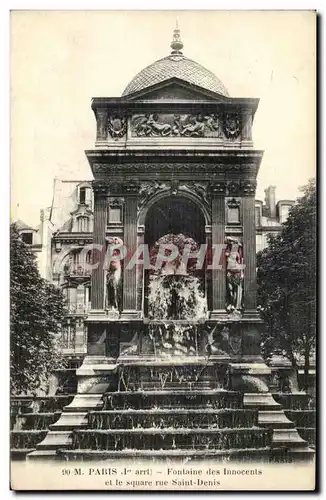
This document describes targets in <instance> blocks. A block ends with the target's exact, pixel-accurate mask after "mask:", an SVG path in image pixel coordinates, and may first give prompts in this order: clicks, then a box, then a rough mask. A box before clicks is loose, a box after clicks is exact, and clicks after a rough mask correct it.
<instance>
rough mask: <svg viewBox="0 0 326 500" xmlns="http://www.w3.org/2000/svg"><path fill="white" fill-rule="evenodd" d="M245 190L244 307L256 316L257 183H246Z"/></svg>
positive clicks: (247, 311)
mask: <svg viewBox="0 0 326 500" xmlns="http://www.w3.org/2000/svg"><path fill="white" fill-rule="evenodd" d="M243 189H244V192H243V195H244V197H243V201H242V203H243V252H244V264H245V269H244V307H245V312H246V313H249V314H256V313H257V303H256V288H257V287H256V225H255V190H256V182H255V181H253V182H246V183H245V184H244V186H243Z"/></svg>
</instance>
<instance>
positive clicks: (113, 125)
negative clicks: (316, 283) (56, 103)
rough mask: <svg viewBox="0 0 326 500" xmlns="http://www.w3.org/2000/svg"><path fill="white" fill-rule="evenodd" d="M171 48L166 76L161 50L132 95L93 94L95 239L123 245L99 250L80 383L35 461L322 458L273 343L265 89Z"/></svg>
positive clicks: (98, 243) (89, 154) (91, 153)
mask: <svg viewBox="0 0 326 500" xmlns="http://www.w3.org/2000/svg"><path fill="white" fill-rule="evenodd" d="M172 45H173V47H174V48H175V50H173V52H172V54H171V56H168V57H167V58H165V59H164V60H163V61H164V65H165V66H164V67H165V70H164V71H163V72H162V71H161V64H162V61H158V62H157V63H154V65H151V66H150V70H148V69H147V68H146V69H145V70H143V71H142V72H141V73H140V74H139V75H138V76H137V78H136V79H135V81H133V82H131V84H130V85H129V86H128V87H127V88H126V90H125V92H124V94H123V96H122V97H119V98H112V97H111V98H102V97H101V98H94V99H93V101H92V109H93V111H94V114H95V119H96V127H97V128H96V141H95V147H94V148H93V149H92V150H88V151H86V155H87V158H88V161H89V163H90V166H91V169H92V173H93V175H94V181H93V192H94V232H93V244H94V245H96V248H97V249H98V248H100V249H107V250H110V248H111V247H110V244H111V243H110V242H112V241H115V240H119V241H120V242H121V244H122V247H123V248H122V249H121V252H120V253H119V251H118V252H117V248H116V247H115V249H114V250H113V251H112V252H110V251H109V257H112V255H114V256H115V257H116V259H115V265H114V266H109V267H107V266H105V265H104V264H105V261H104V258H105V256H104V254H105V252H103V251H98V250H97V252H94V260H93V269H92V283H91V289H92V309H91V311H90V312H89V315H88V317H87V325H88V342H87V355H86V357H85V359H84V362H83V364H82V366H81V367H80V368H79V369H78V370H77V372H76V373H77V377H78V388H77V394H76V395H75V397H74V399H73V401H72V402H71V403H70V404H68V405H67V406H65V407H64V409H63V411H62V414H61V416H60V418H59V420H57V421H56V422H55V423H54V424H51V426H50V430H49V432H48V433H47V435H46V437H45V439H44V440H43V441H42V442H41V443H39V444H38V445H37V449H36V451H35V452H33V453H31V454H30V455H29V458H34V459H36V458H40V459H44V457H48V458H54V457H58V456H60V457H64V458H65V459H67V460H70V459H75V458H76V459H84V460H88V459H91V458H95V459H98V458H107V457H110V458H114V457H115V458H119V457H136V458H137V457H139V456H141V457H146V458H150V459H152V458H155V459H159V458H166V457H171V456H172V457H179V458H184V457H186V458H187V459H190V458H200V457H203V458H207V457H209V456H213V457H215V458H216V459H221V460H224V459H225V460H232V459H233V460H238V461H241V460H256V461H263V460H266V461H277V460H278V461H293V460H299V459H307V458H308V459H310V458H311V457H312V456H313V451H312V450H311V449H310V448H309V446H308V442H307V441H306V440H305V439H303V438H302V437H300V435H299V434H298V432H297V430H296V424H295V420H292V416H293V415H294V413H293V412H292V413H291V412H287V414H286V413H285V412H284V409H283V400H282V398H281V399H280V400H278V401H276V399H275V398H274V397H273V395H272V393H271V390H270V385H271V369H270V368H269V367H268V366H267V365H266V364H265V362H264V360H263V359H262V357H261V352H260V337H261V331H262V328H263V323H262V321H261V319H260V317H259V314H258V312H257V304H256V234H255V190H256V178H257V174H258V171H259V167H260V163H261V160H262V157H263V151H260V150H256V149H254V147H253V141H252V124H253V119H254V116H255V113H256V110H257V106H258V102H259V100H258V99H251V98H250V99H246V98H232V97H230V96H229V95H228V93H227V91H226V89H225V87H224V86H223V85H222V84H221V82H220V81H219V80H218V79H217V78H216V77H215V76H214V75H212V74H211V73H210V72H207V70H205V68H202V67H201V66H200V65H194V63H193V61H191V60H188V59H187V58H186V57H185V56H183V54H182V52H181V48H182V43H181V42H180V41H179V42H178V45H177V46H176V45H175V44H174V42H173V43H172ZM172 45H171V46H172ZM156 64H157V69H155V68H156ZM179 64H180V66H179ZM178 68H179V69H178ZM185 68H186V70H185ZM177 69H178V70H177ZM148 71H149V72H150V74H148ZM207 82H210V83H209V84H208V83H207ZM160 244H163V245H164V244H168V245H171V244H172V245H174V247H171V248H175V247H177V252H176V253H177V255H175V256H174V257H173V258H172V257H171V254H169V253H167V254H162V253H160ZM186 248H188V253H189V252H190V254H191V255H190V258H189V259H186V261H184V259H183V255H184V251H185V249H186ZM201 249H204V251H203V253H201ZM122 250H123V251H122ZM172 252H173V250H172ZM122 254H123V255H122ZM194 254H196V255H197V256H196V257H194ZM119 256H121V259H122V260H121V262H120V258H119ZM153 257H155V259H154V261H155V262H153ZM188 257H189V255H188ZM202 257H203V258H202ZM157 261H159V263H160V264H162V263H163V264H164V265H163V266H162V265H157ZM192 261H196V262H197V263H198V262H199V261H201V265H200V266H198V267H197V266H196V265H195V264H194V262H192ZM117 262H118V264H117ZM188 264H189V265H188ZM109 291H110V293H109ZM112 297H113V299H112ZM289 406H290V407H291V405H289ZM287 415H288V416H289V418H288V417H287Z"/></svg>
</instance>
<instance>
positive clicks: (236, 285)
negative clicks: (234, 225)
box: [225, 237, 244, 314]
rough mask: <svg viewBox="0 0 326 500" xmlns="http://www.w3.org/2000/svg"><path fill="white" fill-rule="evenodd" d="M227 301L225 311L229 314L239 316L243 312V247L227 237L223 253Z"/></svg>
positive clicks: (237, 241)
mask: <svg viewBox="0 0 326 500" xmlns="http://www.w3.org/2000/svg"><path fill="white" fill-rule="evenodd" d="M225 256H226V260H227V266H226V283H227V299H226V310H227V311H228V312H229V313H233V314H241V312H242V310H243V278H244V272H243V269H244V265H243V246H242V243H241V242H240V241H239V240H237V239H235V238H230V237H228V238H227V239H226V252H225Z"/></svg>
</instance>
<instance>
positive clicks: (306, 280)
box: [257, 180, 316, 374]
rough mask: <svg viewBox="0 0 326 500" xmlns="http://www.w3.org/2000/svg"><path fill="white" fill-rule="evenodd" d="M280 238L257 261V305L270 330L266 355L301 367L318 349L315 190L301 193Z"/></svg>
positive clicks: (272, 238) (271, 239) (310, 187)
mask: <svg viewBox="0 0 326 500" xmlns="http://www.w3.org/2000/svg"><path fill="white" fill-rule="evenodd" d="M302 191H303V196H302V197H301V198H299V199H298V200H297V202H296V203H295V204H294V206H293V207H292V208H291V210H290V213H289V217H288V219H287V221H286V222H285V223H284V224H283V227H282V230H281V232H280V234H278V235H277V236H273V235H270V236H269V239H268V247H267V248H265V249H264V250H263V251H262V252H259V253H258V256H257V266H258V272H257V281H258V304H259V306H260V309H261V313H262V316H263V319H264V320H265V323H266V331H265V334H264V337H263V354H264V355H265V357H268V356H269V355H271V354H272V353H273V352H275V351H282V352H283V353H284V354H285V355H286V356H287V357H288V358H289V359H290V360H291V362H292V364H293V366H297V362H298V359H299V358H302V357H303V358H304V361H305V370H306V374H307V371H308V367H309V357H310V356H311V355H312V354H313V353H314V351H315V346H316V187H315V182H314V180H310V181H309V184H308V185H307V186H304V187H303V188H302Z"/></svg>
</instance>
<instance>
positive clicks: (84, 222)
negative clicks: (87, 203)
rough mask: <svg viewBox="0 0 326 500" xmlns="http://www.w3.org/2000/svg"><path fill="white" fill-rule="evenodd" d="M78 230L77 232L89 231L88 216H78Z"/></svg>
mask: <svg viewBox="0 0 326 500" xmlns="http://www.w3.org/2000/svg"><path fill="white" fill-rule="evenodd" d="M78 232H79V233H88V232H89V220H88V217H79V218H78Z"/></svg>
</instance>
